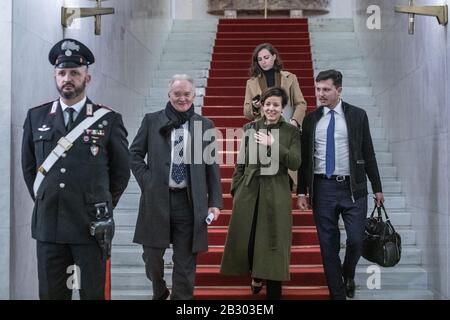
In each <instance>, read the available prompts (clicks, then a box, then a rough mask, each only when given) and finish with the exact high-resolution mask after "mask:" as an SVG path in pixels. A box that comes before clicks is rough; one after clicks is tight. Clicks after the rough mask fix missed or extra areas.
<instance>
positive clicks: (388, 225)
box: [373, 202, 396, 238]
mask: <svg viewBox="0 0 450 320" xmlns="http://www.w3.org/2000/svg"><path fill="white" fill-rule="evenodd" d="M375 208H376V209H377V211H378V217H379V218H381V219H383V218H382V217H381V210H382V209H383V212H384V215H385V216H386V220H385V223H386V226H387V227H388V228H389V229H390V230H389V233H390V234H392V233H395V232H396V231H395V228H394V226H393V225H392V223H391V219H390V218H389V216H388V214H387V212H386V208H385V207H384V204H383V202H382V203H381V205H380V206H379V207H377V205H376V204H375ZM375 208H373V210H374V211H375ZM384 231H385V232H384V235H383V238H384V236H386V234H388V232H387V231H388V230H387V229H385V230H384Z"/></svg>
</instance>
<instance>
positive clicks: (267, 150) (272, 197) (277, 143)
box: [221, 87, 300, 299]
mask: <svg viewBox="0 0 450 320" xmlns="http://www.w3.org/2000/svg"><path fill="white" fill-rule="evenodd" d="M287 101H288V98H287V94H286V92H285V91H284V90H283V89H282V88H280V87H272V88H268V89H266V90H265V91H264V92H263V93H262V95H261V104H262V110H263V117H262V118H261V119H259V120H257V121H255V122H251V123H249V124H247V125H246V126H245V127H244V130H245V133H244V137H243V138H242V143H241V149H240V151H239V156H238V164H237V166H236V169H235V171H234V174H233V181H232V187H231V194H232V195H233V213H232V217H231V221H230V225H229V229H228V236H227V240H226V244H225V250H224V254H223V258H222V265H221V273H222V274H225V275H247V274H251V276H252V284H251V289H252V292H253V293H258V292H259V291H260V290H261V288H262V286H263V280H266V285H267V298H268V299H280V298H281V282H282V281H287V280H289V279H290V275H289V263H290V255H291V242H292V230H291V228H292V214H291V212H292V195H291V191H290V186H289V177H288V169H290V170H297V169H298V168H299V166H300V133H299V130H298V129H297V128H296V127H295V126H293V125H291V124H289V123H287V122H285V121H284V119H283V117H282V116H281V113H282V111H283V108H284V106H285V105H286V104H287Z"/></svg>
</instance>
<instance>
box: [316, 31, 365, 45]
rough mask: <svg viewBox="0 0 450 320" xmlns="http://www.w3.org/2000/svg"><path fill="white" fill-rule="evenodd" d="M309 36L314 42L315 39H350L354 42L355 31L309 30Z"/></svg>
mask: <svg viewBox="0 0 450 320" xmlns="http://www.w3.org/2000/svg"><path fill="white" fill-rule="evenodd" d="M309 37H310V39H311V41H312V42H315V40H324V39H326V40H328V39H332V40H344V41H345V40H352V41H353V43H356V41H357V38H356V33H355V32H341V31H335V32H314V31H310V33H309Z"/></svg>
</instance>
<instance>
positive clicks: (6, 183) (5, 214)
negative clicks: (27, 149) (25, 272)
mask: <svg viewBox="0 0 450 320" xmlns="http://www.w3.org/2000/svg"><path fill="white" fill-rule="evenodd" d="M0 32H1V35H2V36H1V37H0V48H2V49H1V50H0V114H1V115H2V116H1V117H0V145H1V146H2V152H1V153H0V177H1V179H2V184H1V185H2V186H1V188H0V208H1V209H0V221H1V223H0V299H2V300H3V299H9V298H10V277H9V274H10V248H11V246H10V231H11V220H10V212H11V201H10V199H11V188H10V185H11V70H12V68H11V66H12V61H11V58H12V57H11V52H12V0H2V1H1V2H0Z"/></svg>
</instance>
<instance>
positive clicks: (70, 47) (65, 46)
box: [61, 41, 80, 57]
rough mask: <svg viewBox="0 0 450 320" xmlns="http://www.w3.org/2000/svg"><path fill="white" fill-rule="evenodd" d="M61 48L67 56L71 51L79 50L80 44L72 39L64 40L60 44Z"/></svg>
mask: <svg viewBox="0 0 450 320" xmlns="http://www.w3.org/2000/svg"><path fill="white" fill-rule="evenodd" d="M61 50H63V51H65V52H64V54H65V55H66V56H67V57H70V56H71V55H72V51H80V46H79V45H77V44H76V43H75V42H73V41H64V42H63V43H62V45H61Z"/></svg>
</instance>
